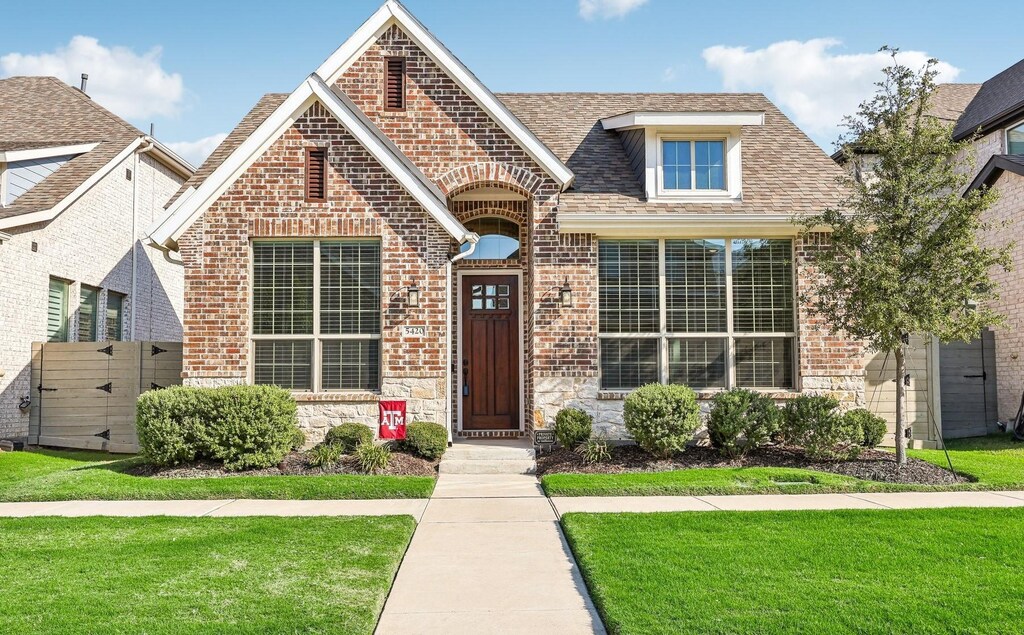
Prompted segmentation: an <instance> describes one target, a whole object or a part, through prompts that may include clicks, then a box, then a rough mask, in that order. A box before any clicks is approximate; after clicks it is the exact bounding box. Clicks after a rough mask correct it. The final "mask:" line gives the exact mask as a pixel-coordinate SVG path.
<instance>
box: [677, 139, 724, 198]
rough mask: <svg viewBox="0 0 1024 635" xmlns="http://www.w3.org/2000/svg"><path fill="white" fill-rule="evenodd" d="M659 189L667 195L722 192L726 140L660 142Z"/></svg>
mask: <svg viewBox="0 0 1024 635" xmlns="http://www.w3.org/2000/svg"><path fill="white" fill-rule="evenodd" d="M661 157H662V159H661V174H662V181H661V183H662V188H663V189H664V190H666V191H686V190H725V189H726V188H725V140H724V139H710V140H698V139H680V138H674V137H663V138H662V140H661Z"/></svg>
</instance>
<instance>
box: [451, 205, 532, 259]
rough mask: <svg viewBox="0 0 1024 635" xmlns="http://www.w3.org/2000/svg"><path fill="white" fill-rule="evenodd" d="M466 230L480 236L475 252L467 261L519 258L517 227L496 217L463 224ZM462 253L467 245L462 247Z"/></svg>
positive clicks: (486, 217)
mask: <svg viewBox="0 0 1024 635" xmlns="http://www.w3.org/2000/svg"><path fill="white" fill-rule="evenodd" d="M465 226H466V229H468V230H469V231H471V232H475V233H476V234H479V235H480V242H479V243H477V246H476V250H475V251H474V252H473V253H472V254H470V255H469V256H468V257H467V260H510V259H514V258H518V257H519V225H517V224H516V223H514V222H512V221H510V220H508V219H506V218H500V217H498V216H485V217H483V218H476V219H474V220H471V221H469V222H467V223H465ZM461 250H462V251H463V252H465V251H468V250H469V243H465V244H463V245H462V249H461Z"/></svg>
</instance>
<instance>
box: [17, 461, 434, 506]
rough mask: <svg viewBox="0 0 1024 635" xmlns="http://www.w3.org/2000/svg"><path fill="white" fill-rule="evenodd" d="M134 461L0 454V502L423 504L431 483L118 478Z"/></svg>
mask: <svg viewBox="0 0 1024 635" xmlns="http://www.w3.org/2000/svg"><path fill="white" fill-rule="evenodd" d="M135 461H138V459H135V458H123V457H118V456H117V455H111V454H105V453H101V452H84V451H83V452H67V451H56V450H42V451H38V452H5V453H3V454H0V501H55V500H76V499H82V500H132V499H148V500H167V499H211V498H273V499H344V498H426V497H429V496H430V493H431V492H432V491H433V489H434V479H433V478H430V477H423V476H363V475H325V476H230V477H223V478H189V479H167V478H150V477H141V476H132V475H129V474H124V473H123V472H122V471H123V470H124V469H126V468H127V467H129V466H131V465H132V464H133V463H134V462H135Z"/></svg>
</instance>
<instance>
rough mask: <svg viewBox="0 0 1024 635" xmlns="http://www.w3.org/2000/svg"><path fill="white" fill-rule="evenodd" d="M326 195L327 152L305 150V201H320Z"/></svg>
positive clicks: (323, 150) (316, 149) (319, 149)
mask: <svg viewBox="0 0 1024 635" xmlns="http://www.w3.org/2000/svg"><path fill="white" fill-rule="evenodd" d="M326 194H327V150H326V149H324V148H307V149H306V200H307V201H322V200H324V199H325V198H326Z"/></svg>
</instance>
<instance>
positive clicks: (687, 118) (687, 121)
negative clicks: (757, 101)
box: [601, 111, 764, 130]
mask: <svg viewBox="0 0 1024 635" xmlns="http://www.w3.org/2000/svg"><path fill="white" fill-rule="evenodd" d="M763 125H764V113H763V112H758V111H746V112H627V113H625V114H622V115H616V116H614V117H608V118H606V119H602V120H601V126H602V127H603V128H604V129H605V130H623V129H629V128H650V127H657V128H668V127H673V126H680V127H682V126H700V127H712V126H718V127H723V128H731V127H736V126H763Z"/></svg>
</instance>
